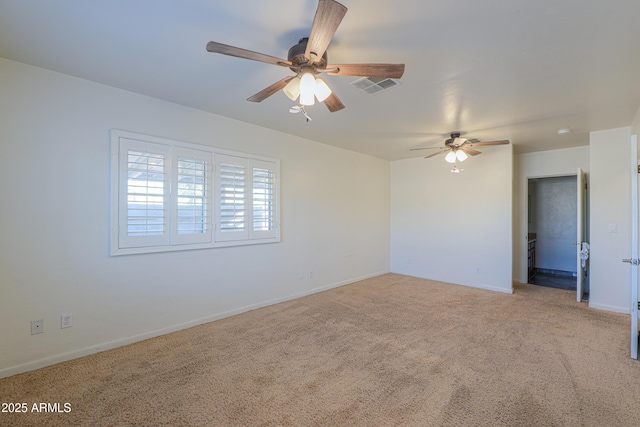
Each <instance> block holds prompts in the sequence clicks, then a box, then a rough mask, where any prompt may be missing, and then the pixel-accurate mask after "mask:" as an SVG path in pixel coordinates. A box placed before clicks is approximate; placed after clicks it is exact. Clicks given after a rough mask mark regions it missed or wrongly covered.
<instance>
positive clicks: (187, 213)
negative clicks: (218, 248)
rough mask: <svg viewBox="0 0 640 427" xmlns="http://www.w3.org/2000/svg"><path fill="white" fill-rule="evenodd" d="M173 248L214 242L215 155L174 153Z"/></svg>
mask: <svg viewBox="0 0 640 427" xmlns="http://www.w3.org/2000/svg"><path fill="white" fill-rule="evenodd" d="M172 160H173V165H174V174H173V185H172V187H173V189H174V190H173V194H172V200H173V202H172V206H173V209H174V215H173V217H174V218H175V220H174V223H175V226H174V227H173V230H172V238H171V242H172V244H178V245H183V244H191V243H207V242H211V236H212V234H213V233H212V227H211V223H212V221H211V200H212V197H211V189H210V185H211V183H210V182H211V177H210V176H209V175H210V172H211V169H212V167H211V153H206V152H203V151H199V150H192V149H188V148H174V149H173V156H172Z"/></svg>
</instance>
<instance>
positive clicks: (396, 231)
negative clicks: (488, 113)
mask: <svg viewBox="0 0 640 427" xmlns="http://www.w3.org/2000/svg"><path fill="white" fill-rule="evenodd" d="M482 152H483V154H482V155H480V156H477V157H473V158H470V159H468V160H466V161H465V162H464V163H462V164H461V167H463V168H464V169H465V171H464V172H462V173H460V174H453V173H451V172H450V170H451V165H450V164H449V163H447V162H445V161H444V159H443V158H442V157H438V158H433V159H422V158H418V159H409V160H400V161H395V162H392V163H391V271H393V272H395V273H401V274H407V275H411V276H416V277H422V278H427V279H433V280H440V281H445V282H449V283H456V284H461V285H467V286H474V287H479V288H485V289H491V290H496V291H501V292H509V293H510V292H512V282H511V277H512V273H511V256H512V231H511V228H512V227H511V214H512V182H513V149H512V146H511V145H508V146H496V147H486V149H484V150H482Z"/></svg>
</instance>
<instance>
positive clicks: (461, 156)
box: [456, 150, 469, 162]
mask: <svg viewBox="0 0 640 427" xmlns="http://www.w3.org/2000/svg"><path fill="white" fill-rule="evenodd" d="M467 157H469V156H467V153H465V152H464V151H462V150H457V151H456V158H457V159H458V160H460V161H461V162H464V161H465V160H467Z"/></svg>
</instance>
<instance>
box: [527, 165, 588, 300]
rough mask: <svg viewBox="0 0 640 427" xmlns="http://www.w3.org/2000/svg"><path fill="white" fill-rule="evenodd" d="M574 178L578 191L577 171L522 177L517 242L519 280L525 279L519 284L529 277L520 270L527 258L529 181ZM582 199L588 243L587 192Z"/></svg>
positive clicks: (585, 234)
mask: <svg viewBox="0 0 640 427" xmlns="http://www.w3.org/2000/svg"><path fill="white" fill-rule="evenodd" d="M583 173H584V174H585V183H587V188H588V180H587V174H586V172H584V170H583ZM564 177H567V178H576V191H579V190H580V189H579V188H577V187H578V182H577V181H578V180H577V177H578V173H577V170H576V169H574V172H566V173H558V174H546V175H545V174H542V175H527V176H525V177H524V188H523V189H522V190H521V191H522V192H523V193H524V195H523V196H522V199H523V200H524V201H525V206H524V215H523V217H524V222H523V223H524V229H522V230H521V234H522V235H524V238H523V236H522V235H520V236H517V237H518V238H517V240H515V241H517V242H519V245H520V259H519V262H520V266H521V268H520V278H521V279H522V277H523V276H524V277H525V281H524V282H522V280H521V279H520V282H521V283H528V280H529V277H528V274H527V271H526V268H524V269H523V268H522V266H526V265H527V257H528V242H527V241H528V227H529V197H528V195H529V180H531V179H544V178H564ZM584 198H585V203H584V212H583V214H584V216H583V221H584V224H583V225H584V241H585V242H589V240H590V236H589V234H590V233H589V190H587V191H586V193H585V194H584ZM576 257H577V252H576ZM586 284H587V285H586V287H587V289H590V286H589V274H588V269H587V275H586Z"/></svg>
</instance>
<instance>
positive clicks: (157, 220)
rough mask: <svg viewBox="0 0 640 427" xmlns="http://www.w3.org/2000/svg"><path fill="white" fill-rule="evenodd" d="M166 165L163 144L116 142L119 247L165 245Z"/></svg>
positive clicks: (166, 208) (166, 215) (167, 229)
mask: <svg viewBox="0 0 640 427" xmlns="http://www.w3.org/2000/svg"><path fill="white" fill-rule="evenodd" d="M169 162H170V157H169V147H168V146H166V145H163V144H155V143H150V142H142V141H136V140H131V139H124V138H123V139H121V140H120V158H119V182H118V185H119V188H120V191H119V200H118V205H119V206H118V214H119V217H120V221H119V230H118V235H119V239H118V245H119V247H120V248H133V247H145V246H158V245H166V244H168V243H169V227H170V224H169V219H168V218H169V212H168V197H169V181H168V176H169V173H168V171H169V167H170V164H169Z"/></svg>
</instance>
